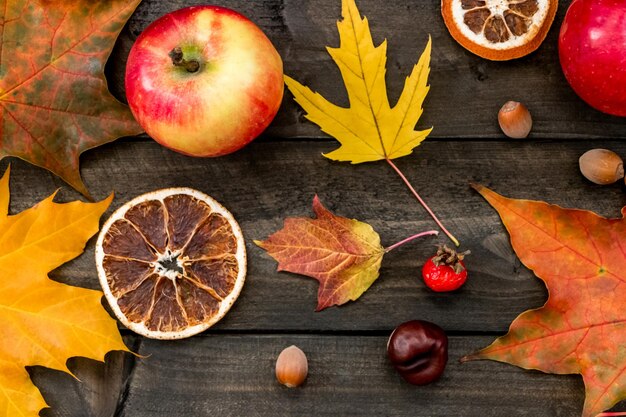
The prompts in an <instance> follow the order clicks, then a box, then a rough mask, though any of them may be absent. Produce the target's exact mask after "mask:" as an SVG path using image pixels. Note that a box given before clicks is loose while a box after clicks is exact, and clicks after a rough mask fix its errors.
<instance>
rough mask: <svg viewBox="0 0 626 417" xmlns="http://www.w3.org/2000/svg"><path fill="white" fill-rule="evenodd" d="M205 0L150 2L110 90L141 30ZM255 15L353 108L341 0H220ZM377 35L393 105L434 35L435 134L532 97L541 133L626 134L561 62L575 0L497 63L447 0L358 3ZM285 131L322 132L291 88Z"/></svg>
mask: <svg viewBox="0 0 626 417" xmlns="http://www.w3.org/2000/svg"><path fill="white" fill-rule="evenodd" d="M202 3H204V2H203V1H202V0H185V1H182V0H177V1H167V2H163V1H159V0H144V1H143V2H142V3H141V4H140V6H139V8H138V9H137V12H136V13H135V14H134V15H133V17H132V18H131V19H130V21H129V23H128V25H127V27H126V28H125V30H124V31H123V32H122V34H121V35H120V38H119V41H118V43H117V46H116V49H115V50H114V53H113V55H112V59H111V60H110V62H109V64H108V76H109V80H110V88H111V90H112V91H113V92H114V94H115V95H116V96H118V97H120V98H122V99H123V96H124V92H123V91H124V89H123V80H124V75H123V74H124V71H125V63H126V56H127V54H128V51H129V50H130V47H131V46H132V43H133V42H134V40H135V39H136V37H137V36H138V35H139V34H140V33H141V31H142V30H143V29H144V28H145V27H146V26H147V25H148V24H149V23H150V22H152V21H154V20H155V19H156V18H158V17H159V16H161V15H162V14H165V13H167V12H170V11H173V10H176V9H178V8H181V7H184V6H188V5H195V4H202ZM212 3H214V4H218V5H223V6H227V7H230V8H233V9H235V10H238V11H240V12H242V13H244V14H245V15H247V16H249V17H250V18H251V19H252V20H253V21H254V22H256V23H257V24H258V25H260V27H261V28H262V29H263V30H264V31H265V32H266V33H267V34H268V36H269V38H270V39H271V40H272V41H273V42H274V44H275V45H276V48H277V49H278V51H279V52H280V53H281V55H282V57H283V60H284V62H285V72H286V73H287V74H289V75H291V76H293V77H295V78H296V79H298V80H299V81H301V82H304V83H306V84H307V85H309V86H311V87H312V88H313V89H315V90H318V91H319V92H321V93H322V94H324V95H325V96H326V97H327V98H329V99H330V100H332V101H335V102H337V103H339V104H342V105H346V104H347V98H346V95H345V89H344V87H343V85H342V83H341V77H340V74H339V71H338V70H337V68H336V66H335V65H334V63H333V62H332V60H331V59H330V57H329V56H328V54H327V53H326V51H325V46H326V45H330V46H337V45H338V43H339V41H338V34H337V32H336V25H335V22H336V20H337V19H338V18H339V17H340V14H341V10H340V9H341V1H339V0H265V1H253V2H251V1H247V0H215V1H213V2H212ZM358 4H359V7H360V10H361V12H362V13H363V14H365V15H367V16H368V18H369V19H370V23H371V28H372V33H373V36H374V40H375V41H376V42H382V40H383V39H384V38H387V40H388V42H389V45H388V57H389V59H388V65H387V67H388V70H387V83H388V86H389V91H390V98H391V99H392V102H393V101H394V100H395V99H396V98H397V97H398V96H399V94H400V91H401V89H402V87H403V83H404V78H405V76H406V75H407V74H408V73H409V72H410V70H411V68H412V66H413V65H414V64H415V63H416V62H417V59H418V57H419V55H420V53H421V51H422V49H423V48H424V46H425V44H426V40H427V38H428V34H430V35H431V36H432V39H433V48H434V49H433V56H432V72H431V76H430V83H431V91H430V93H429V96H428V98H427V100H426V104H425V109H426V110H425V112H424V115H423V116H422V119H421V121H420V122H419V125H418V127H429V126H434V127H435V129H434V131H433V133H432V137H433V138H494V137H502V134H501V132H500V130H499V127H498V125H497V120H496V115H497V112H498V109H499V108H500V106H501V105H502V104H503V103H504V102H506V101H507V100H518V101H522V102H525V103H526V104H527V105H528V106H529V108H530V110H531V112H532V114H533V118H534V121H535V123H534V129H533V133H532V136H533V137H535V138H579V139H589V138H595V137H602V138H614V137H623V136H624V135H626V119H621V118H617V117H611V116H607V115H603V114H601V113H599V112H597V111H595V110H593V109H591V108H590V107H588V106H587V105H586V104H584V103H583V102H582V101H581V100H580V99H579V98H578V97H577V96H576V95H575V93H574V92H573V90H571V88H570V87H569V86H568V84H567V82H566V80H565V78H564V76H563V74H562V71H561V68H560V65H559V61H558V51H557V39H558V31H559V28H560V26H561V22H562V20H563V16H564V15H565V11H566V9H567V6H568V5H569V1H566V0H561V1H560V7H559V12H558V15H557V18H556V20H555V22H554V25H553V27H552V29H551V31H550V33H549V35H548V37H547V39H546V41H545V42H544V44H543V45H542V46H541V48H540V49H539V50H538V51H537V52H536V53H533V54H532V55H530V56H528V57H525V58H522V59H519V60H515V61H513V62H490V61H487V60H484V59H481V58H479V57H477V56H474V55H473V54H471V53H469V52H467V51H465V50H464V49H463V48H462V47H461V46H459V45H458V44H457V43H456V42H455V41H454V40H453V39H452V37H451V36H450V35H449V34H448V31H447V30H446V28H445V26H444V24H443V20H442V18H441V14H440V0H425V1H419V2H406V1H403V0H388V1H384V2H381V1H377V0H359V1H358ZM267 134H268V135H269V136H274V137H280V138H292V137H317V136H320V135H322V133H321V132H320V130H319V129H318V128H317V127H316V126H314V125H313V124H311V123H309V122H308V121H306V120H305V119H304V118H303V116H302V111H301V110H300V109H299V107H298V106H297V105H296V104H295V102H293V100H292V97H291V95H290V94H286V96H285V100H284V103H283V107H282V109H281V111H280V112H279V114H278V116H277V118H276V120H275V121H274V123H273V124H272V126H271V127H270V128H269V130H268V131H267Z"/></svg>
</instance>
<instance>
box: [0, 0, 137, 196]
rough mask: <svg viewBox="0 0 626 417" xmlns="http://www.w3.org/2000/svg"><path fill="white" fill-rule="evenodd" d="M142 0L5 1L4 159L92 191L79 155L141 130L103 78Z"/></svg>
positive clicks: (0, 31) (0, 78)
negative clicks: (82, 172)
mask: <svg viewBox="0 0 626 417" xmlns="http://www.w3.org/2000/svg"><path fill="white" fill-rule="evenodd" d="M139 2H140V0H109V1H88V0H76V1H50V0H4V1H2V2H0V14H1V15H0V19H1V20H0V113H1V116H0V158H4V157H6V156H15V157H18V158H21V159H23V160H25V161H28V162H30V163H32V164H35V165H38V166H40V167H43V168H46V169H48V170H50V171H51V172H53V173H54V174H56V175H58V176H59V177H61V178H62V179H63V180H65V181H66V182H67V183H68V184H70V185H71V186H72V187H74V188H75V189H76V190H78V191H80V192H81V193H82V194H84V195H86V196H89V192H88V191H87V188H86V187H85V185H84V184H83V181H82V179H81V177H80V172H79V157H80V154H81V153H83V152H84V151H86V150H88V149H91V148H94V147H96V146H100V145H102V144H105V143H108V142H111V141H113V140H115V139H117V138H119V137H121V136H131V135H137V134H139V133H141V132H142V129H141V128H140V127H139V125H138V124H137V123H136V122H135V120H134V118H133V116H132V114H131V113H130V110H129V109H128V108H127V107H126V106H125V105H124V104H122V103H120V102H119V101H118V100H116V99H115V98H114V97H113V96H112V95H111V94H110V92H109V90H108V88H107V82H106V79H105V77H104V65H105V63H106V60H107V58H108V57H109V54H110V53H111V50H112V48H113V45H114V44H115V40H116V39H117V36H118V35H119V32H120V31H121V30H122V28H123V26H124V24H125V22H126V21H127V20H128V18H129V17H130V15H131V14H132V12H133V11H134V10H135V8H136V7H137V5H138V4H139Z"/></svg>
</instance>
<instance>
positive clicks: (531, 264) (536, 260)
mask: <svg viewBox="0 0 626 417" xmlns="http://www.w3.org/2000/svg"><path fill="white" fill-rule="evenodd" d="M475 188H476V190H477V191H478V192H480V193H481V194H482V196H483V197H485V199H486V200H487V201H488V202H489V203H490V204H491V205H492V206H493V207H494V208H495V209H496V210H497V211H498V213H499V214H500V217H501V218H502V221H503V223H504V225H505V227H506V228H507V230H508V231H509V233H510V235H511V244H512V245H513V249H514V250H515V252H516V253H517V256H519V258H520V260H521V261H522V262H523V263H524V265H526V266H527V267H528V268H529V269H531V270H532V271H534V272H535V274H536V275H537V277H539V278H540V279H541V280H542V281H544V282H545V284H546V286H547V287H548V290H549V293H550V296H549V298H548V301H547V302H546V304H545V305H544V306H543V307H541V308H539V309H535V310H530V311H526V312H524V313H522V314H521V315H520V316H519V317H517V318H516V319H515V320H514V321H513V323H512V324H511V327H510V329H509V332H508V333H507V334H506V335H505V336H503V337H500V338H498V339H497V340H496V341H495V342H493V343H492V344H491V345H490V346H488V347H487V348H485V349H483V350H481V351H479V352H477V353H474V354H471V355H468V356H466V357H464V358H463V359H462V361H467V360H474V359H491V360H496V361H500V362H507V363H511V364H513V365H517V366H519V367H522V368H526V369H537V370H540V371H544V372H548V373H554V374H580V375H582V377H583V380H584V382H585V391H586V398H585V405H584V409H583V416H584V417H591V416H595V415H596V414H598V413H600V412H602V411H603V410H606V409H609V408H611V407H612V406H613V405H615V404H616V403H617V402H618V401H620V400H621V399H624V398H626V331H625V330H626V218H624V217H622V218H621V219H605V218H603V217H600V216H598V215H596V214H594V213H592V212H589V211H584V210H573V209H564V208H561V207H558V206H555V205H551V204H547V203H544V202H539V201H528V200H514V199H509V198H505V197H502V196H500V195H498V194H496V193H494V192H493V191H491V190H489V189H487V188H485V187H482V186H475ZM622 215H623V216H625V215H626V207H625V208H624V209H622Z"/></svg>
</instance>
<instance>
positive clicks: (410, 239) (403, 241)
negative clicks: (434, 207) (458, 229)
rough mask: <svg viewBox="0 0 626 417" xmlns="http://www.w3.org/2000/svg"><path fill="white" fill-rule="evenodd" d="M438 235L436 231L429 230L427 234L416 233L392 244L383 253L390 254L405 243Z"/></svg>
mask: <svg viewBox="0 0 626 417" xmlns="http://www.w3.org/2000/svg"><path fill="white" fill-rule="evenodd" d="M438 234H439V232H438V231H436V230H429V231H428V232H422V233H418V234H416V235H413V236H409V237H407V238H406V239H404V240H401V241H400V242H398V243H394V244H393V245H391V246H389V247H388V248H385V253H387V252H391V251H392V250H394V249H395V248H397V247H399V246H402V245H404V244H405V243H409V242H410V241H412V240H414V239H417V238H419V237H423V236H437V235H438Z"/></svg>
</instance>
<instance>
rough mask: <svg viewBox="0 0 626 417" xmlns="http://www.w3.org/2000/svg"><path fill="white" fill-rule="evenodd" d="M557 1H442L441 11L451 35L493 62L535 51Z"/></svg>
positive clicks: (549, 22) (541, 39)
mask: <svg viewBox="0 0 626 417" xmlns="http://www.w3.org/2000/svg"><path fill="white" fill-rule="evenodd" d="M557 6H558V0H442V1H441V13H442V14H443V20H444V22H445V23H446V26H447V27H448V30H449V31H450V34H451V35H452V37H453V38H454V39H455V40H456V41H457V42H458V43H460V44H461V45H462V46H463V47H464V48H466V49H468V50H469V51H471V52H473V53H475V54H476V55H478V56H481V57H483V58H487V59H490V60H493V61H505V60H508V59H514V58H519V57H522V56H524V55H528V54H529V53H531V52H533V51H534V50H536V49H537V48H538V47H539V45H541V43H542V42H543V40H544V39H545V38H546V35H547V34H548V30H549V29H550V26H551V25H552V21H553V20H554V16H555V14H556V9H557Z"/></svg>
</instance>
